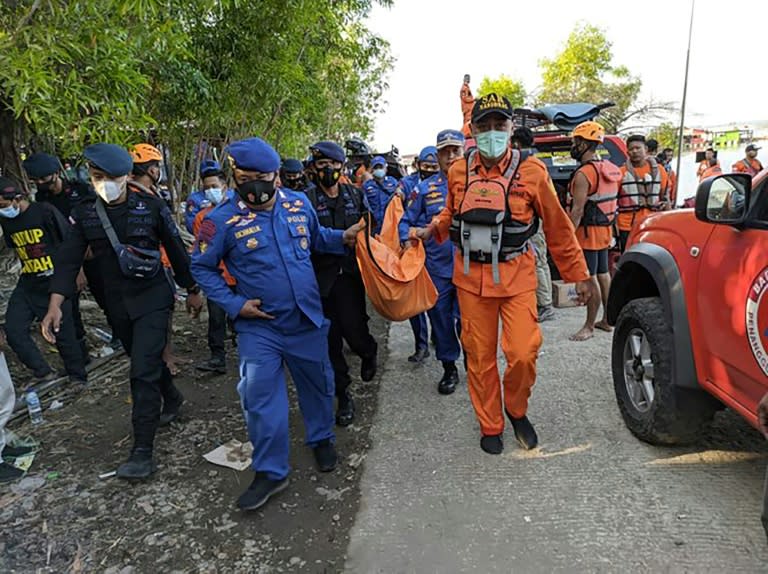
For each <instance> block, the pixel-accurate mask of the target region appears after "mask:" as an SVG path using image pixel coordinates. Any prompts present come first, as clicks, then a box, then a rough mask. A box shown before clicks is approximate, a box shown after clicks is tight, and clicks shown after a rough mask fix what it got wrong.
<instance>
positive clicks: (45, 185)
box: [37, 181, 54, 193]
mask: <svg viewBox="0 0 768 574" xmlns="http://www.w3.org/2000/svg"><path fill="white" fill-rule="evenodd" d="M53 183H54V182H53V181H44V182H41V183H38V184H37V191H39V192H40V193H50V192H51V191H53Z"/></svg>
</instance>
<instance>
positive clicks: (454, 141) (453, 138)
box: [437, 130, 464, 149]
mask: <svg viewBox="0 0 768 574" xmlns="http://www.w3.org/2000/svg"><path fill="white" fill-rule="evenodd" d="M452 145H455V146H459V147H464V134H462V133H461V132H460V131H458V130H443V131H441V132H440V133H439V134H437V149H443V148H444V147H448V146H452Z"/></svg>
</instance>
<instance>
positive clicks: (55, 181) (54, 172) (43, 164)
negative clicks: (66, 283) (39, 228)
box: [22, 153, 119, 362]
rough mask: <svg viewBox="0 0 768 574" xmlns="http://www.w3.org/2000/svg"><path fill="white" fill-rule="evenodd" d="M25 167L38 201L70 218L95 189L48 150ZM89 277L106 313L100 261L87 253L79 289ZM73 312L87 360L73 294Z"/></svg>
mask: <svg viewBox="0 0 768 574" xmlns="http://www.w3.org/2000/svg"><path fill="white" fill-rule="evenodd" d="M22 165H23V166H24V171H26V172H27V176H28V177H29V180H30V181H31V182H32V183H34V184H35V187H36V188H37V193H35V201H44V202H46V203H50V204H51V205H53V206H54V207H55V208H56V209H58V210H59V211H60V212H61V214H62V215H63V216H64V217H65V218H66V219H69V216H70V214H71V212H72V207H73V206H75V205H77V204H78V203H79V202H80V201H81V200H83V199H85V198H87V197H93V191H92V190H91V189H90V187H89V186H88V184H85V183H82V182H79V181H77V180H68V179H66V178H65V177H64V175H63V174H62V167H61V163H60V162H59V160H58V158H56V157H55V156H52V155H50V154H47V153H35V154H32V155H31V156H29V157H28V158H27V159H25V160H24V161H23V162H22ZM86 281H87V283H88V287H89V288H90V290H91V294H92V295H93V298H94V299H95V300H96V303H97V304H98V305H99V307H100V308H101V310H102V311H104V312H105V314H106V303H105V301H104V280H103V278H102V277H101V275H100V274H99V271H98V265H96V264H95V263H94V262H93V260H92V258H91V257H90V255H88V256H86V258H85V260H84V261H83V274H82V275H80V276H78V281H77V285H78V291H82V290H83V288H85V284H86ZM72 313H73V317H74V320H75V330H76V332H77V338H78V341H79V343H80V346H81V347H82V348H83V352H84V353H85V360H86V362H87V361H88V360H89V357H88V348H87V345H86V339H85V327H84V326H83V320H82V318H81V317H80V298H79V297H73V298H72ZM107 323H109V327H110V329H112V331H113V335H112V342H111V343H110V344H111V345H112V347H113V348H116V347H118V346H119V345H118V339H117V337H115V336H114V329H113V328H112V324H111V323H110V321H109V316H107Z"/></svg>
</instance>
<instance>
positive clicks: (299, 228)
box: [296, 225, 307, 235]
mask: <svg viewBox="0 0 768 574" xmlns="http://www.w3.org/2000/svg"><path fill="white" fill-rule="evenodd" d="M296 232H297V233H299V234H300V235H306V234H307V228H306V227H305V226H303V225H297V226H296Z"/></svg>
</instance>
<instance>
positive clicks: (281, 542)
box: [0, 297, 387, 574]
mask: <svg viewBox="0 0 768 574" xmlns="http://www.w3.org/2000/svg"><path fill="white" fill-rule="evenodd" d="M6 298H7V297H6ZM85 315H86V322H87V323H88V324H89V325H90V326H100V327H104V324H103V319H102V318H101V315H100V312H98V310H91V311H88V312H87V313H86V314H85ZM174 321H175V331H176V333H175V336H174V342H175V344H176V347H177V353H178V354H179V355H181V356H182V357H183V358H185V359H188V360H190V361H195V360H198V359H200V358H207V356H208V355H207V353H208V349H207V346H206V342H205V330H206V322H205V321H206V320H205V316H203V317H202V318H201V319H200V320H199V321H193V320H192V319H191V318H189V317H188V316H186V315H185V314H184V313H182V312H181V311H180V310H177V312H176V315H175V318H174ZM371 326H372V331H373V333H374V336H375V337H376V338H377V339H378V341H379V349H380V358H379V364H380V367H381V366H382V365H383V364H384V362H385V356H384V354H385V352H386V351H385V350H386V348H387V345H386V341H385V338H386V336H387V335H386V333H387V329H386V323H385V322H384V321H383V320H382V319H380V318H378V317H377V316H375V315H374V314H372V321H371ZM93 342H94V343H96V339H94V340H93ZM46 347H47V348H48V349H49V350H51V349H50V346H46ZM7 356H8V358H9V366H10V368H11V373H12V374H13V376H14V378H15V380H16V382H17V384H18V383H21V382H23V381H24V380H25V378H26V377H27V374H26V372H25V369H23V367H20V365H19V364H18V363H17V362H16V360H15V357H13V356H12V353H8V354H7ZM50 356H51V357H53V358H55V359H54V360H57V359H58V357H57V356H55V355H54V354H51V355H50ZM228 359H229V361H228V373H227V375H226V376H211V375H206V374H203V373H198V372H196V371H195V369H194V366H193V364H192V363H187V364H184V365H182V371H181V373H180V374H179V376H178V377H176V384H177V386H178V387H179V388H180V389H181V391H182V393H183V394H184V396H185V398H186V403H185V406H184V408H183V411H182V413H183V416H182V418H181V420H180V421H179V422H178V423H174V424H173V425H172V426H171V427H170V428H167V429H161V431H160V432H159V434H158V437H157V441H156V456H157V460H158V463H159V470H158V472H157V473H156V474H155V475H154V476H153V477H152V478H151V479H150V480H149V481H147V482H145V483H138V484H131V483H126V482H124V481H121V480H118V479H116V478H108V479H100V478H99V475H100V474H102V473H106V472H109V471H112V470H114V469H115V468H116V467H117V465H118V464H120V463H121V462H123V460H124V459H125V457H126V456H127V453H128V450H129V448H130V446H131V437H130V404H129V401H130V398H129V389H128V379H127V361H126V360H125V358H116V359H114V360H113V361H112V362H111V364H112V365H113V367H114V366H116V365H118V364H122V365H123V367H122V368H121V369H120V370H119V371H118V372H116V373H114V372H113V374H112V375H111V376H109V377H107V378H106V379H104V380H96V381H93V382H91V384H90V386H89V387H88V388H87V389H85V390H83V391H81V392H79V393H77V394H75V393H74V391H73V390H71V389H70V390H68V391H66V392H65V393H64V395H63V402H64V407H63V408H61V409H60V410H57V411H45V412H44V415H45V419H46V422H45V423H44V424H43V425H41V426H39V427H35V428H34V429H33V428H32V427H31V425H30V423H29V422H28V420H27V419H26V417H24V418H22V419H20V420H17V421H15V422H13V423H11V425H10V427H9V428H10V429H11V430H13V431H15V432H16V433H18V434H20V435H32V436H33V437H34V439H36V440H37V441H39V443H40V452H39V453H38V455H37V457H36V459H35V461H34V464H33V466H32V468H31V469H30V472H29V473H28V474H27V477H26V478H27V479H28V480H25V481H24V482H22V483H16V484H15V485H4V486H0V525H2V526H1V528H2V536H0V572H25V573H26V572H57V573H58V572H107V573H110V574H117V573H122V574H128V573H129V572H134V573H143V572H174V573H181V572H190V573H191V572H259V573H261V572H302V571H303V572H339V571H341V570H342V569H343V566H344V560H345V552H346V549H347V544H348V540H349V537H348V532H349V529H350V527H351V525H352V522H353V520H354V518H355V515H356V512H357V509H358V506H359V488H358V487H359V484H358V483H359V479H360V475H361V471H362V464H363V461H364V459H365V455H366V452H367V450H368V449H369V446H370V442H369V431H370V421H371V418H372V415H373V412H374V411H375V408H376V397H377V388H378V387H377V385H378V377H377V378H376V379H374V381H372V382H371V383H362V382H361V381H359V378H358V379H357V380H356V381H355V382H354V387H353V389H354V393H355V397H356V400H357V405H358V414H357V419H356V423H355V424H354V425H352V426H350V427H348V428H346V429H338V428H337V442H338V450H339V454H340V456H341V461H340V464H339V466H338V468H337V470H336V471H335V472H333V473H328V474H321V473H318V472H317V471H316V470H315V466H314V458H313V456H312V453H311V451H310V450H309V449H308V448H307V447H306V446H304V445H303V425H302V422H301V417H300V415H299V413H298V409H297V406H296V401H295V393H292V401H291V432H292V439H291V440H292V452H291V465H292V467H293V472H292V474H291V483H290V487H289V488H288V489H287V490H286V491H284V492H282V493H280V494H279V495H277V496H275V497H274V498H273V499H271V500H270V501H269V503H268V504H267V505H266V506H265V507H263V508H262V509H260V510H259V511H256V512H252V513H247V514H243V513H241V512H240V511H239V510H238V509H237V508H236V505H235V501H236V499H237V497H238V495H239V494H240V493H241V492H242V491H243V490H244V489H245V488H246V487H247V486H248V485H249V484H250V481H251V478H252V473H251V471H250V470H248V471H244V472H237V471H234V470H230V469H227V468H223V467H218V466H215V465H213V464H210V463H208V462H207V461H205V460H204V459H203V454H204V453H206V452H208V451H210V450H212V449H214V448H215V447H216V446H218V445H220V444H222V443H224V442H226V441H229V440H230V439H233V438H235V439H238V440H242V441H245V440H247V435H246V431H245V425H244V422H243V419H242V416H241V413H240V410H239V404H238V399H237V393H236V390H235V385H236V382H237V360H236V349H231V348H230V349H229V352H228ZM350 362H351V368H352V372H353V373H357V372H359V361H358V360H357V358H356V357H354V358H351V357H350ZM102 370H103V369H102ZM113 370H114V368H113ZM289 386H290V385H289ZM291 388H292V386H291ZM47 402H48V401H44V406H45V404H46V403H47ZM29 479H32V480H29Z"/></svg>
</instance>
